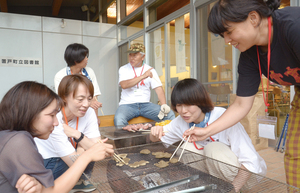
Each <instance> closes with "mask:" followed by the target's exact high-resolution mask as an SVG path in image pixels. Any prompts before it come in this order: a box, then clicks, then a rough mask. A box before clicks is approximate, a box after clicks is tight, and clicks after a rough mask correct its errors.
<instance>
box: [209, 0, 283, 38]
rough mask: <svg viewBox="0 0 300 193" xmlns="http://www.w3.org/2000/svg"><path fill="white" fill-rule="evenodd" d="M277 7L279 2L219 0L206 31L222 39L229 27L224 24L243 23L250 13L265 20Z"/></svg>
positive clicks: (269, 0) (270, 0) (213, 9)
mask: <svg viewBox="0 0 300 193" xmlns="http://www.w3.org/2000/svg"><path fill="white" fill-rule="evenodd" d="M279 6H280V0H219V1H218V2H217V3H216V4H215V5H214V6H213V7H212V9H211V11H210V14H209V17H208V22H207V25H208V30H209V31H210V32H212V33H214V34H219V35H221V36H222V37H223V33H224V32H226V31H227V30H228V27H229V26H228V24H227V23H226V22H228V21H230V22H243V21H245V20H246V19H247V18H248V14H249V13H250V12H251V11H256V12H257V13H258V14H259V16H260V17H261V18H266V17H269V16H270V15H271V14H272V13H273V11H275V10H276V9H278V8H279Z"/></svg>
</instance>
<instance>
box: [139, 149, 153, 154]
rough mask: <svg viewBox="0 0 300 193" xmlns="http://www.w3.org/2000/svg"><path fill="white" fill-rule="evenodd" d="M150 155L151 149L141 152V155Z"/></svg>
mask: <svg viewBox="0 0 300 193" xmlns="http://www.w3.org/2000/svg"><path fill="white" fill-rule="evenodd" d="M150 153H151V151H150V150H149V149H142V150H141V151H140V154H150Z"/></svg>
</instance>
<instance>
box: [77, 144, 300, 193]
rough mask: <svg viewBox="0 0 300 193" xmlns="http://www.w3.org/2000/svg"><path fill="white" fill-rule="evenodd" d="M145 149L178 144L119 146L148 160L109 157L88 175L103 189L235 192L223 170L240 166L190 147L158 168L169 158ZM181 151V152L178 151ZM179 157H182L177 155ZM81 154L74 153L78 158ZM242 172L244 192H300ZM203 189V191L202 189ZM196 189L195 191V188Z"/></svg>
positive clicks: (132, 155) (121, 151) (171, 149)
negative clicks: (122, 161) (212, 167)
mask: <svg viewBox="0 0 300 193" xmlns="http://www.w3.org/2000/svg"><path fill="white" fill-rule="evenodd" d="M142 149H149V150H150V151H151V152H159V151H163V152H169V153H173V152H174V150H175V149H176V147H175V146H170V145H167V144H163V143H151V144H145V145H140V146H133V147H128V148H121V149H117V150H116V151H115V152H116V153H118V154H127V157H128V158H130V161H129V163H133V162H136V161H141V160H145V161H148V162H149V163H147V164H146V165H144V166H139V167H138V168H131V167H129V166H128V165H124V166H121V167H120V166H116V162H115V161H114V160H113V159H105V160H102V161H98V162H95V163H94V164H90V165H89V166H88V169H89V170H92V171H93V172H92V173H91V175H86V174H85V175H86V177H87V178H88V179H89V180H90V182H91V183H92V184H93V185H94V186H95V187H97V190H98V191H99V192H117V193H118V192H120V193H124V192H126V193H127V192H159V193H165V192H177V191H185V192H188V191H189V190H191V189H193V188H198V190H197V192H200V191H201V192H207V193H219V192H220V193H225V192H235V191H234V186H233V185H232V182H230V181H228V180H227V179H224V177H223V176H222V173H223V172H235V171H238V170H239V168H236V167H234V166H230V165H228V164H226V163H222V162H219V161H217V160H213V159H210V158H207V157H205V156H202V155H199V154H195V153H193V152H190V151H188V150H186V151H185V152H184V154H183V156H182V160H181V162H178V163H175V164H172V163H169V166H167V167H165V168H158V167H157V166H155V165H154V163H157V162H159V161H160V160H164V161H169V159H168V158H155V156H154V155H152V153H151V154H148V155H145V154H140V153H139V152H140V151H141V150H142ZM178 154H180V151H179V152H178ZM177 157H178V156H177ZM76 158H77V157H76V156H72V159H73V160H75V159H76ZM209 162H210V163H212V164H219V165H224V166H225V165H226V167H222V168H223V170H224V168H227V169H226V170H228V171H221V172H217V173H213V172H211V171H210V172H208V169H207V168H206V164H208V163H209ZM243 171H244V173H242V175H248V176H250V177H249V179H248V181H247V183H246V184H245V185H244V186H243V187H242V189H241V190H242V192H243V193H244V192H251V193H253V192H270V193H271V192H300V191H299V189H297V188H294V187H292V186H289V185H287V184H284V183H281V182H277V181H274V180H272V179H269V178H266V177H263V176H260V175H257V174H253V173H250V172H248V171H245V170H243ZM199 187H200V188H203V190H200V189H199ZM193 192H195V191H193Z"/></svg>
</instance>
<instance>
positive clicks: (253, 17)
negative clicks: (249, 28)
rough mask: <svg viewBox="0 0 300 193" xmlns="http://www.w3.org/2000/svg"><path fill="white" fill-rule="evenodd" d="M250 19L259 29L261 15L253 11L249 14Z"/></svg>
mask: <svg viewBox="0 0 300 193" xmlns="http://www.w3.org/2000/svg"><path fill="white" fill-rule="evenodd" d="M248 19H249V21H250V23H251V24H252V25H253V26H254V27H257V26H258V25H259V24H260V20H261V19H260V16H259V14H258V13H257V12H256V11H251V12H250V13H249V14H248Z"/></svg>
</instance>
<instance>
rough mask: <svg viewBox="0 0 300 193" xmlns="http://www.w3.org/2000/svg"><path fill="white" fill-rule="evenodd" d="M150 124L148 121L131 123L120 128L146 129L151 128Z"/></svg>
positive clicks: (133, 130)
mask: <svg viewBox="0 0 300 193" xmlns="http://www.w3.org/2000/svg"><path fill="white" fill-rule="evenodd" d="M151 127H152V125H151V124H150V123H145V124H142V123H139V124H131V125H127V126H125V127H123V128H122V129H124V130H127V131H131V132H136V131H140V130H146V129H149V128H151Z"/></svg>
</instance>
